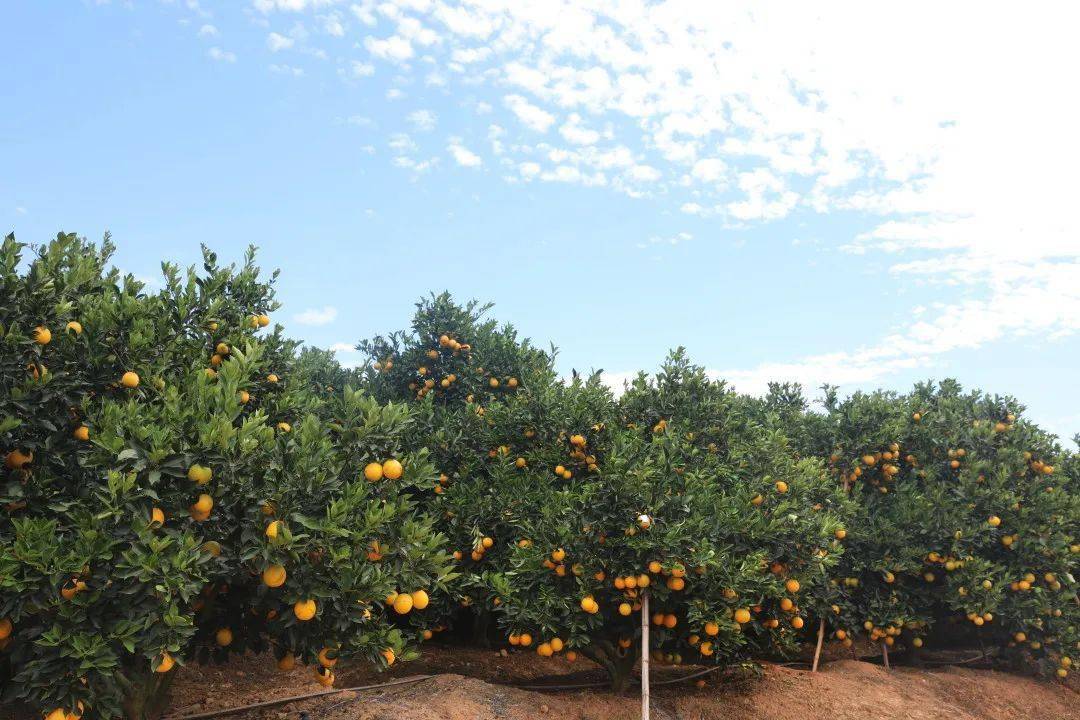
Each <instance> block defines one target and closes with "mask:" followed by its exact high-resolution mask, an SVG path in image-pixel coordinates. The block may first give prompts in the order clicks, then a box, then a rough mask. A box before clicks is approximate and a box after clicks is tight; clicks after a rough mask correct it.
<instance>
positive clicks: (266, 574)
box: [262, 564, 288, 588]
mask: <svg viewBox="0 0 1080 720" xmlns="http://www.w3.org/2000/svg"><path fill="white" fill-rule="evenodd" d="M287 576H288V573H286V572H285V566H283V565H278V564H274V565H270V566H268V567H267V568H266V569H265V570H263V571H262V581H263V584H264V585H266V587H270V588H278V587H281V586H282V585H284V584H285V578H286V577H287Z"/></svg>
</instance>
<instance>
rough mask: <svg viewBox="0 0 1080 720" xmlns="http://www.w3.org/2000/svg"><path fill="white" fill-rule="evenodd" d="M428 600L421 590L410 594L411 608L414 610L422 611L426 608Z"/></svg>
mask: <svg viewBox="0 0 1080 720" xmlns="http://www.w3.org/2000/svg"><path fill="white" fill-rule="evenodd" d="M429 602H430V598H428V594H427V593H426V592H425V591H423V590H414V591H413V593H412V606H413V609H414V610H423V609H424V608H426V607H427V606H428V603H429Z"/></svg>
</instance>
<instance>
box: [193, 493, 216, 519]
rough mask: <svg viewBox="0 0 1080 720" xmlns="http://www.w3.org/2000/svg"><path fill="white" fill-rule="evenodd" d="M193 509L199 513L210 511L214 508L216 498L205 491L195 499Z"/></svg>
mask: <svg viewBox="0 0 1080 720" xmlns="http://www.w3.org/2000/svg"><path fill="white" fill-rule="evenodd" d="M191 509H192V510H194V511H195V512H197V513H199V514H206V513H209V512H210V511H211V510H213V509H214V498H212V497H210V496H209V495H207V494H206V493H203V494H202V495H199V499H198V500H196V501H195V504H193V505H192V506H191Z"/></svg>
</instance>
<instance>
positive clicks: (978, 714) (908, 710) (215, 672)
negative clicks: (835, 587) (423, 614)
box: [167, 645, 1080, 720]
mask: <svg viewBox="0 0 1080 720" xmlns="http://www.w3.org/2000/svg"><path fill="white" fill-rule="evenodd" d="M698 670H700V668H689V667H683V668H670V667H662V668H657V669H656V672H655V673H654V675H653V679H654V680H670V679H678V678H682V677H684V676H686V675H689V674H691V673H693V672H695V671H698ZM419 675H433V676H434V677H431V678H429V679H424V680H421V681H418V682H414V683H408V684H401V685H395V686H391V687H387V688H382V689H377V690H364V691H360V692H346V693H338V694H334V695H328V696H324V697H320V698H314V699H309V700H303V701H300V702H293V703H289V704H286V705H277V706H273V707H268V708H262V709H256V710H249V711H246V712H243V713H238V714H233V715H229V716H228V717H229V718H233V719H235V720H256V719H259V720H287V719H290V720H291V719H298V718H301V713H306V714H307V716H308V717H309V718H310V719H311V720H404V719H406V718H407V719H408V720H496V719H498V720H527V719H529V720H531V719H532V718H547V717H553V718H560V720H624V719H625V720H630V719H631V718H638V717H640V700H639V698H638V696H637V695H636V694H635V693H636V690H632V691H631V692H630V693H629V694H628V695H626V696H618V695H614V694H612V693H610V692H608V691H607V690H604V689H595V688H591V689H583V690H573V691H565V690H564V691H547V690H545V691H535V690H525V689H519V688H517V687H511V686H509V684H510V683H513V684H515V685H550V684H555V683H561V684H585V683H590V682H602V681H603V674H602V673H600V672H598V671H597V669H596V668H595V666H593V665H591V663H589V662H588V661H585V660H582V659H579V660H577V661H576V662H575V663H572V664H571V663H568V662H567V661H566V660H565V659H563V658H559V657H556V658H551V659H542V658H539V657H537V656H536V654H535V653H527V652H515V653H512V654H508V655H505V656H504V655H502V654H499V653H496V652H495V651H490V650H479V649H467V648H461V647H452V648H449V647H440V646H438V645H429V646H427V647H426V648H425V653H424V656H423V657H422V658H421V659H420V660H417V661H415V662H412V663H408V664H399V665H395V666H394V668H393V669H392V670H391V671H390V672H387V673H381V674H379V673H375V672H373V671H371V670H369V669H366V668H361V667H359V666H357V667H354V668H349V667H342V666H340V665H339V667H338V668H337V678H338V681H337V687H340V688H348V687H355V686H359V685H368V684H376V683H384V682H388V681H390V680H394V679H407V678H410V677H415V676H419ZM703 679H705V680H706V684H705V686H704V687H697V686H696V685H695V684H694V680H689V681H686V682H677V683H673V684H666V685H660V686H655V687H654V690H653V697H654V701H653V705H652V708H653V710H652V714H653V718H655V719H656V720H676V719H678V720H711V719H712V718H716V719H717V720H719V719H720V718H723V719H724V720H869V719H877V718H881V719H883V720H884V719H886V718H887V719H889V720H945V719H946V718H947V719H948V720H991V719H993V720H997V719H998V718H1003V719H1006V718H1007V719H1009V720H1071V719H1077V720H1080V692H1078V691H1077V689H1076V688H1075V686H1066V685H1063V684H1061V683H1057V682H1049V681H1046V680H1038V679H1035V678H1030V677H1023V676H1019V675H1013V674H1008V673H1003V672H999V671H994V670H975V669H969V668H962V667H942V668H939V669H915V668H907V667H894V668H893V669H892V671H891V672H888V671H886V670H885V669H884V668H883V667H882V666H880V665H876V664H873V663H868V662H861V661H858V660H850V659H846V660H837V661H835V662H830V663H828V664H827V665H825V666H824V667H823V669H822V671H820V672H818V673H817V674H811V673H810V672H808V671H807V670H805V669H802V668H792V667H785V666H781V665H771V664H766V665H765V666H764V671H763V673H761V674H760V675H758V674H753V673H750V674H747V673H742V674H735V675H732V674H728V675H726V676H724V677H721V676H719V675H718V674H712V675H706V676H705V677H704V678H703ZM319 690H321V688H320V687H319V686H318V685H317V684H316V683H315V681H314V678H313V674H312V670H311V669H310V668H303V667H297V668H296V669H294V670H292V671H290V672H281V671H279V670H277V669H276V668H275V666H274V661H273V658H271V657H268V656H249V657H246V658H243V659H235V660H234V661H233V662H231V663H230V664H229V665H227V666H222V667H209V668H187V669H184V670H183V671H181V673H180V675H179V676H178V677H177V679H176V682H175V684H174V686H173V691H172V704H171V706H170V709H169V711H168V714H167V717H168V718H181V717H185V716H189V715H195V714H199V713H204V712H210V711H213V710H217V709H222V708H227V707H236V706H239V705H246V704H251V703H258V702H263V701H266V700H271V699H277V698H286V697H293V696H297V695H303V694H306V693H310V692H316V691H319Z"/></svg>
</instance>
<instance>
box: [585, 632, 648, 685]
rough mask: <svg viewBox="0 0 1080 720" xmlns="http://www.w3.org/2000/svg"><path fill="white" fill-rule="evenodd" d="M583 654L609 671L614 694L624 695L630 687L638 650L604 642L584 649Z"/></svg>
mask: <svg viewBox="0 0 1080 720" xmlns="http://www.w3.org/2000/svg"><path fill="white" fill-rule="evenodd" d="M581 654H582V655H584V656H585V657H587V658H589V659H590V660H592V661H593V662H594V663H596V664H597V665H599V666H600V667H602V668H604V670H606V671H607V674H608V679H609V680H610V681H611V689H612V691H613V692H616V693H623V692H625V691H626V690H627V689H628V688H629V687H630V681H631V680H633V679H634V675H633V673H634V665H636V664H637V658H638V655H637V650H636V648H634V647H630V648H629V649H625V648H616V647H615V646H613V645H612V644H611V643H610V642H607V641H603V642H602V644H600V643H594V644H592V645H590V646H588V647H587V648H582V650H581Z"/></svg>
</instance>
